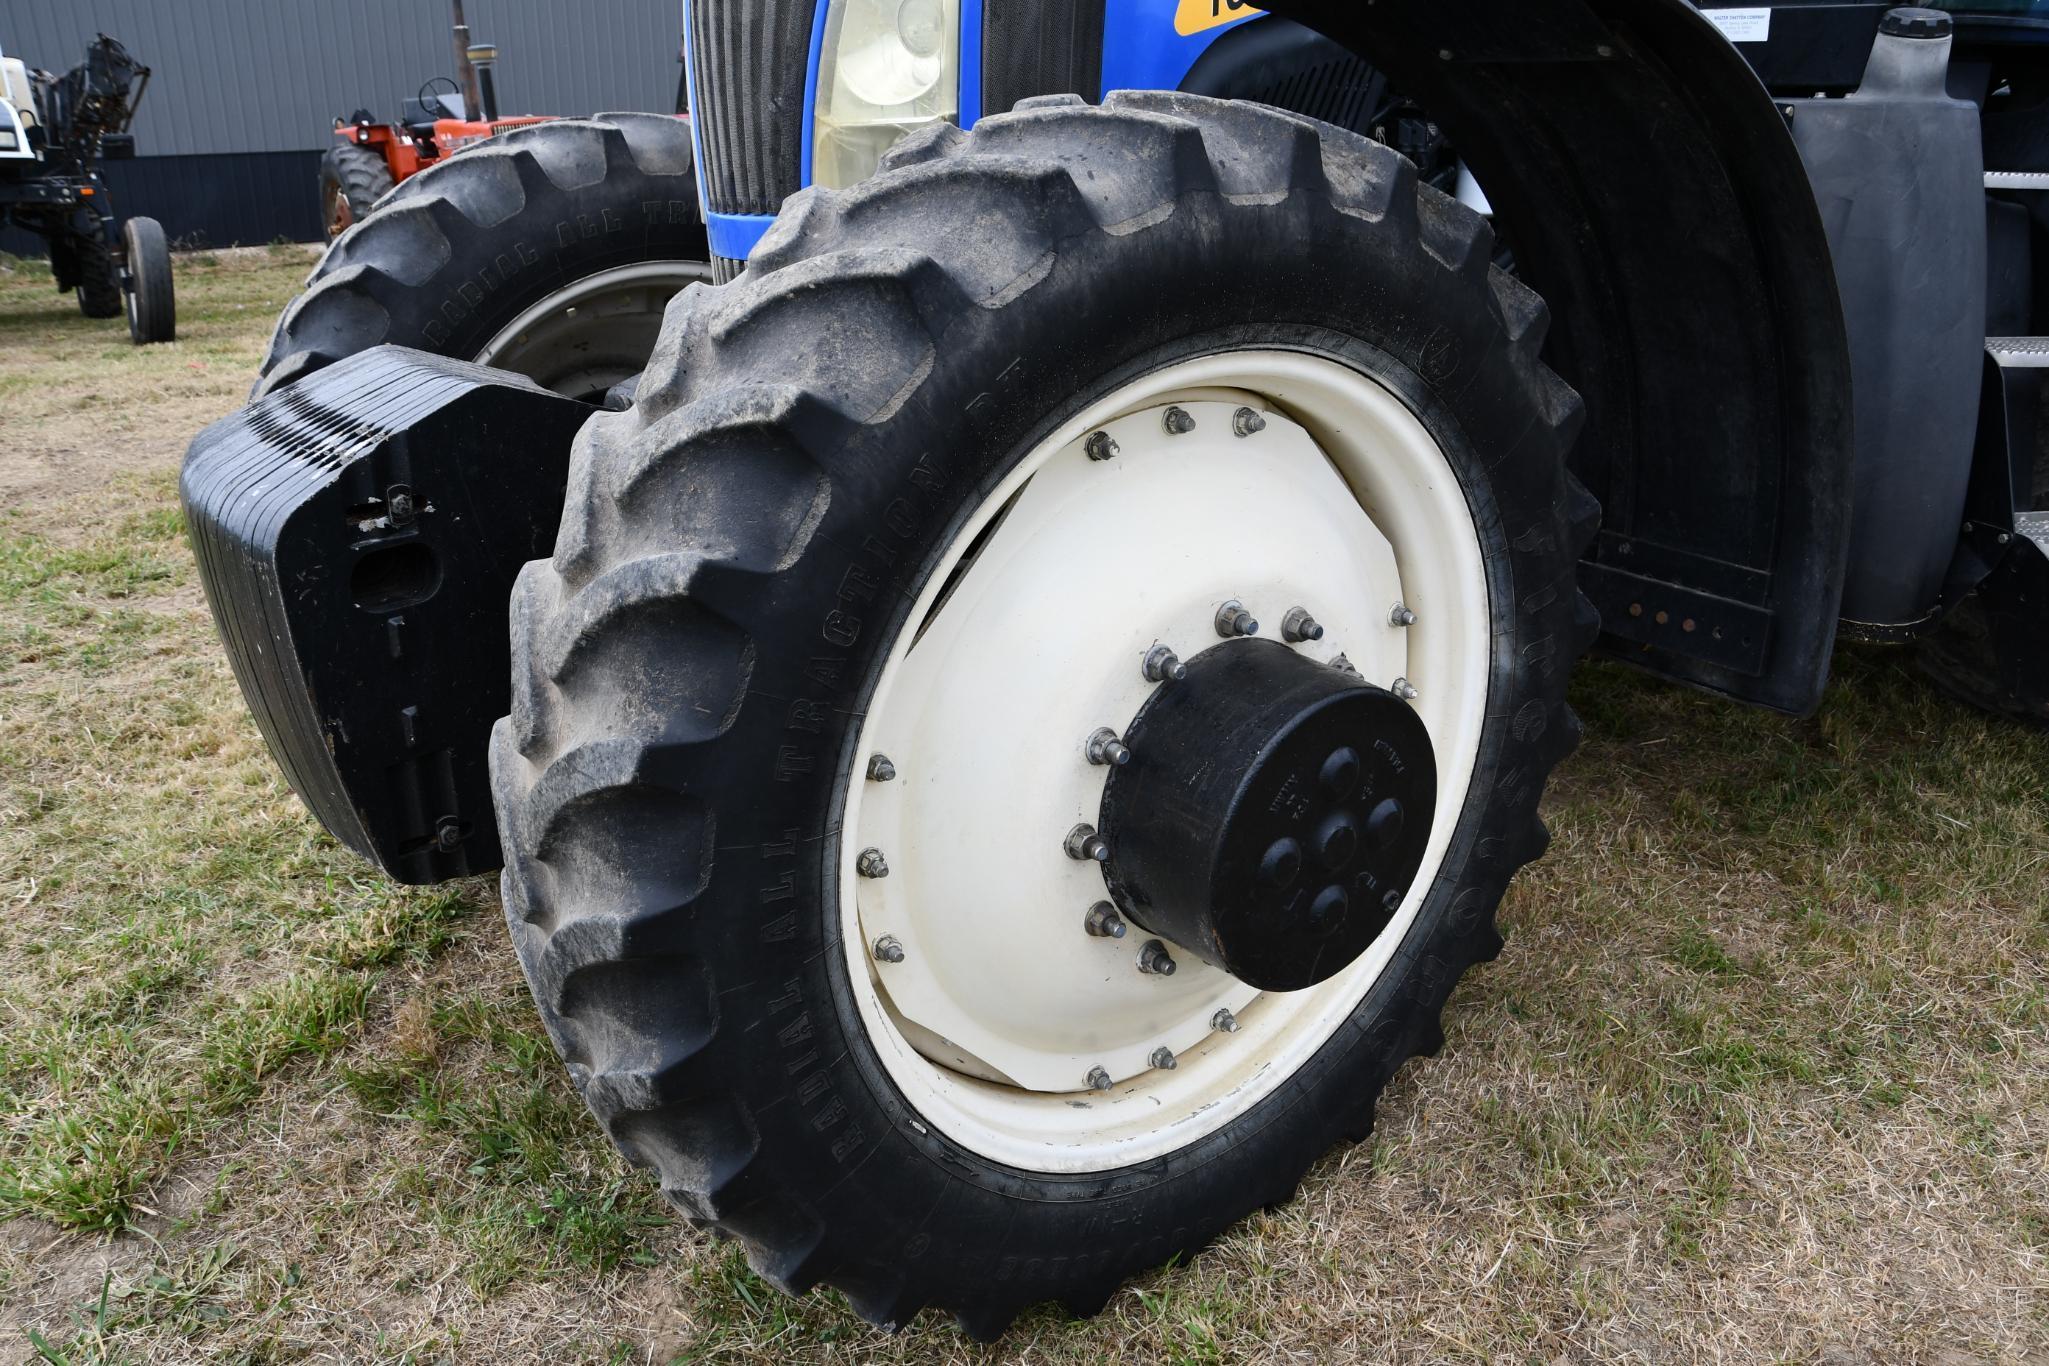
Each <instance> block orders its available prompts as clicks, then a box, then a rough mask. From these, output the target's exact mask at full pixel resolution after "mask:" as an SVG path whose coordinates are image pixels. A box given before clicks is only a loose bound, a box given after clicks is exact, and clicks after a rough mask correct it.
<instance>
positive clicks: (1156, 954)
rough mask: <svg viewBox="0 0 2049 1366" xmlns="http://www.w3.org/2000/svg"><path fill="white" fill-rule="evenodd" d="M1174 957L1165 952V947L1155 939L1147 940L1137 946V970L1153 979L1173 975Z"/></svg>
mask: <svg viewBox="0 0 2049 1366" xmlns="http://www.w3.org/2000/svg"><path fill="white" fill-rule="evenodd" d="M1175 966H1176V965H1175V962H1174V955H1173V954H1171V953H1168V952H1167V946H1166V945H1165V944H1163V943H1161V942H1160V941H1159V940H1157V939H1148V940H1146V941H1145V943H1144V944H1142V945H1140V946H1139V950H1138V970H1139V971H1140V972H1143V973H1146V974H1148V975H1150V976H1153V977H1172V976H1173V975H1174V968H1175Z"/></svg>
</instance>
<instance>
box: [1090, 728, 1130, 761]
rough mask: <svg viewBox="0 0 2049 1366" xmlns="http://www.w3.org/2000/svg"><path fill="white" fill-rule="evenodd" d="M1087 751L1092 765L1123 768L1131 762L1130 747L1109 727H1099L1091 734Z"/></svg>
mask: <svg viewBox="0 0 2049 1366" xmlns="http://www.w3.org/2000/svg"><path fill="white" fill-rule="evenodd" d="M1087 750H1088V756H1089V762H1090V763H1092V764H1114V765H1115V766H1117V767H1118V768H1122V767H1124V765H1126V764H1128V763H1130V762H1131V749H1130V747H1129V746H1128V745H1126V744H1125V743H1124V742H1123V741H1122V740H1120V739H1118V738H1117V732H1116V731H1114V730H1111V729H1110V728H1109V727H1108V726H1098V727H1097V728H1096V729H1095V730H1093V731H1091V732H1090V733H1089V740H1088V745H1087Z"/></svg>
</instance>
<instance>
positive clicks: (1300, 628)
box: [1281, 607, 1323, 645]
mask: <svg viewBox="0 0 2049 1366" xmlns="http://www.w3.org/2000/svg"><path fill="white" fill-rule="evenodd" d="M1281 639H1283V640H1285V641H1287V642H1288V643H1289V644H1291V645H1300V644H1301V643H1302V642H1303V641H1305V640H1322V639H1323V623H1322V622H1320V621H1318V620H1317V619H1316V618H1315V617H1312V616H1310V615H1309V609H1308V608H1307V607H1290V608H1289V609H1288V615H1286V616H1285V617H1282V618H1281Z"/></svg>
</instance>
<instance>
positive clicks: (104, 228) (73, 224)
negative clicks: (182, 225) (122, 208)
mask: <svg viewBox="0 0 2049 1366" xmlns="http://www.w3.org/2000/svg"><path fill="white" fill-rule="evenodd" d="M149 74H150V73H149V68H148V67H146V66H143V65H142V64H141V63H139V62H137V61H136V60H135V59H134V58H133V57H131V56H129V55H128V50H127V49H126V48H124V47H122V46H121V44H120V43H118V42H116V41H115V40H114V39H112V38H109V37H108V36H107V35H106V34H104V33H102V34H100V35H99V37H98V38H97V39H95V40H94V42H93V44H92V46H91V47H89V48H88V49H87V50H86V55H85V60H84V61H83V62H81V63H79V64H78V65H77V66H75V67H73V68H72V69H71V70H70V71H69V72H67V73H65V74H64V75H62V76H56V75H52V74H51V73H50V72H48V71H42V70H34V71H32V70H30V69H29V67H28V65H27V63H25V62H23V61H22V60H21V59H20V58H18V57H9V56H7V55H6V54H5V53H4V52H0V227H6V226H9V225H11V226H14V227H17V228H22V229H24V230H26V231H28V232H32V233H34V234H36V235H37V236H38V237H41V238H42V239H43V240H44V242H46V243H47V244H48V246H49V251H50V272H51V274H53V275H54V276H55V277H56V280H57V289H58V291H59V292H60V293H61V292H66V291H76V293H77V296H78V309H79V312H81V313H83V314H84V315H85V316H86V317H88V318H114V317H119V316H121V314H122V313H124V312H125V313H126V314H127V316H128V335H129V336H130V338H132V339H133V340H134V342H135V344H136V345H137V346H143V345H146V344H148V343H150V342H166V341H170V340H172V339H173V338H174V337H176V336H177V331H178V319H177V303H176V299H175V297H174V295H173V292H172V289H173V287H172V282H171V248H170V243H169V241H168V240H167V239H166V238H165V236H164V229H163V226H162V225H161V224H160V223H158V222H157V221H156V220H155V219H154V218H131V219H128V220H127V221H126V222H120V221H118V220H117V219H116V218H115V216H114V206H113V204H112V202H111V197H110V196H109V195H108V193H107V185H106V182H105V181H104V180H103V179H101V177H100V173H99V163H100V161H101V160H102V159H105V160H124V159H126V158H129V157H132V156H134V155H135V136H134V134H132V133H130V132H129V131H128V130H129V128H130V126H131V125H132V124H133V123H134V121H135V110H136V106H137V105H139V104H141V102H142V93H143V91H144V90H145V89H147V88H148V85H149Z"/></svg>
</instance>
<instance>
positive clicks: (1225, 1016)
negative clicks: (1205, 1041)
mask: <svg viewBox="0 0 2049 1366" xmlns="http://www.w3.org/2000/svg"><path fill="white" fill-rule="evenodd" d="M1209 1027H1210V1028H1211V1029H1214V1030H1215V1031H1217V1033H1219V1034H1236V1033H1237V1032H1238V1017H1237V1016H1236V1015H1233V1014H1232V1013H1231V1012H1230V1011H1228V1010H1219V1011H1218V1012H1217V1013H1216V1014H1214V1015H1212V1016H1210V1017H1209Z"/></svg>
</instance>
